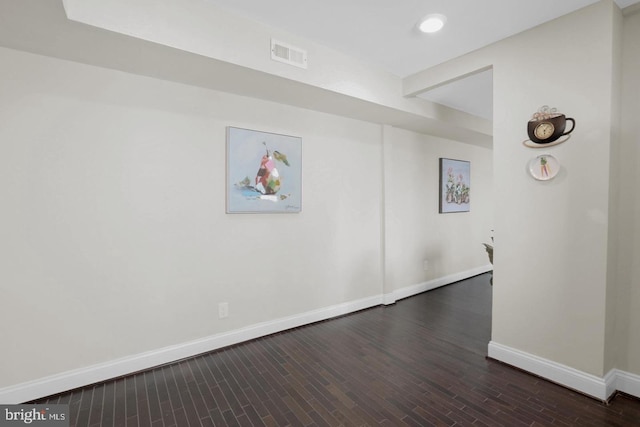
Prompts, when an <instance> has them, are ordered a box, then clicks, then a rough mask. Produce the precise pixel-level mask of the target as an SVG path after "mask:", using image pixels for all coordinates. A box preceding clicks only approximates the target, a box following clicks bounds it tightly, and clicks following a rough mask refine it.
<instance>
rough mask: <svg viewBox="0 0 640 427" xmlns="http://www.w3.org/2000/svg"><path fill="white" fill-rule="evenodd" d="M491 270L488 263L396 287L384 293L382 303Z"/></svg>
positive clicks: (388, 303) (391, 302)
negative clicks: (399, 287) (426, 280)
mask: <svg viewBox="0 0 640 427" xmlns="http://www.w3.org/2000/svg"><path fill="white" fill-rule="evenodd" d="M491 270H493V266H492V265H491V264H488V265H485V266H482V267H477V268H473V269H471V270H467V271H462V272H460V273H456V274H450V275H449V276H444V277H439V278H437V279H433V280H429V281H428V282H423V283H419V284H417V285H412V286H407V287H405V288H401V289H396V290H395V291H393V292H389V293H387V294H384V298H383V301H384V302H383V303H384V304H385V305H390V304H393V303H395V302H396V301H398V300H401V299H403V298H408V297H411V296H414V295H418V294H421V293H422V292H426V291H430V290H432V289H436V288H439V287H441V286H445V285H450V284H451V283H455V282H459V281H460V280H464V279H468V278H469V277H473V276H477V275H478V274H483V273H486V272H489V271H491Z"/></svg>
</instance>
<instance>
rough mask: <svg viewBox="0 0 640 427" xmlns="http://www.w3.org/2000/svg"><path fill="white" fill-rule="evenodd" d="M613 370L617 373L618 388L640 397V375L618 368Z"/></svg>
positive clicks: (616, 383) (616, 385) (616, 384)
mask: <svg viewBox="0 0 640 427" xmlns="http://www.w3.org/2000/svg"><path fill="white" fill-rule="evenodd" d="M613 371H614V373H615V379H616V382H615V387H616V389H617V390H618V391H621V392H623V393H627V394H629V395H631V396H634V397H637V398H638V399H640V375H636V374H632V373H630V372H624V371H620V370H618V369H614V370H613Z"/></svg>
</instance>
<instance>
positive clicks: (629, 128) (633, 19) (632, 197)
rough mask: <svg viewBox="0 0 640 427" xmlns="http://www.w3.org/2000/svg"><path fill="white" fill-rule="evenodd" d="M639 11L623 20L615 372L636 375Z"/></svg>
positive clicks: (639, 364) (639, 362)
mask: <svg viewBox="0 0 640 427" xmlns="http://www.w3.org/2000/svg"><path fill="white" fill-rule="evenodd" d="M638 40H640V9H636V12H635V13H633V14H631V15H628V16H625V18H624V34H623V70H622V72H623V74H622V75H623V82H622V84H623V87H622V134H621V142H622V143H621V150H620V152H621V153H620V154H621V155H620V174H621V179H620V184H621V186H620V196H619V203H620V204H619V212H620V215H619V227H620V229H621V230H623V231H622V232H621V233H620V240H619V246H618V254H619V263H618V280H619V294H618V300H617V306H616V310H617V312H618V313H620V317H621V320H620V321H619V322H618V323H617V325H616V327H617V331H616V332H617V334H618V335H617V336H616V338H617V345H618V347H619V348H620V351H619V366H618V367H619V368H620V369H623V370H625V371H628V372H632V373H635V374H637V375H640V263H639V262H638V259H640V196H639V194H638V188H640V173H639V172H638V171H639V170H640V149H639V148H638V147H639V145H640V123H639V122H638V115H639V114H640V75H639V73H638V70H640V45H639V44H638Z"/></svg>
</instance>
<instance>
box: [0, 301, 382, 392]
mask: <svg viewBox="0 0 640 427" xmlns="http://www.w3.org/2000/svg"><path fill="white" fill-rule="evenodd" d="M381 304H382V297H381V296H373V297H369V298H363V299H360V300H356V301H350V302H346V303H343V304H337V305H333V306H330V307H325V308H321V309H318V310H312V311H309V312H306V313H301V314H298V315H294V316H289V317H284V318H281V319H277V320H274V321H270V322H264V323H258V324H256V325H252V326H248V327H246V328H242V329H238V330H235V331H230V332H226V333H222V334H217V335H212V336H209V337H205V338H202V339H199V340H194V341H189V342H186V343H182V344H177V345H173V346H169V347H164V348H161V349H158V350H153V351H148V352H145V353H140V354H135V355H133V356H128V357H123V358H121V359H116V360H112V361H109V362H105V363H100V364H97V365H93V366H88V367H86V368H81V369H76V370H73V371H68V372H63V373H61V374H57V375H52V376H49V377H45V378H41V379H38V380H35V381H29V382H25V383H21V384H16V385H13V386H9V387H5V388H2V389H0V403H2V404H18V403H22V402H28V401H31V400H35V399H38V398H41V397H45V396H50V395H52V394H57V393H62V392H64V391H67V390H71V389H74V388H78V387H84V386H86V385H89V384H93V383H97V382H101V381H106V380H109V379H112V378H117V377H120V376H123V375H128V374H131V373H134V372H138V371H141V370H145V369H149V368H153V367H155V366H159V365H162V364H165V363H170V362H175V361H177V360H180V359H184V358H186V357H192V356H196V355H198V354H202V353H206V352H209V351H213V350H217V349H219V348H222V347H227V346H229V345H233V344H238V343H241V342H244V341H249V340H252V339H255V338H259V337H263V336H266V335H270V334H274V333H277V332H281V331H285V330H287V329H291V328H296V327H298V326H303V325H307V324H310V323H314V322H319V321H321V320H326V319H330V318H333V317H337V316H342V315H344V314H348V313H353V312H356V311H359V310H364V309H366V308H370V307H375V306H378V305H381Z"/></svg>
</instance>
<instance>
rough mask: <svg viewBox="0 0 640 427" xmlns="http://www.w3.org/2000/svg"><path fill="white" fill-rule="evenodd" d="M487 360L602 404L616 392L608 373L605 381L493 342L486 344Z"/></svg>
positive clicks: (613, 380) (613, 378)
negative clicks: (552, 383)
mask: <svg viewBox="0 0 640 427" xmlns="http://www.w3.org/2000/svg"><path fill="white" fill-rule="evenodd" d="M489 357H490V358H492V359H496V360H499V361H501V362H504V363H506V364H508V365H512V366H515V367H517V368H520V369H523V370H525V371H527V372H531V373H533V374H536V375H539V376H541V377H543V378H546V379H547V380H549V381H552V382H554V383H557V384H560V385H563V386H565V387H568V388H570V389H573V390H576V391H579V392H581V393H584V394H586V395H589V396H591V397H595V398H596V399H599V400H601V401H603V402H604V401H607V400H608V399H609V397H611V395H612V394H613V393H614V392H615V384H616V383H617V381H616V379H617V376H616V375H614V374H611V373H609V374H607V376H606V377H605V378H600V377H597V376H595V375H592V374H588V373H586V372H582V371H579V370H577V369H574V368H571V367H569V366H566V365H563V364H561V363H557V362H554V361H552V360H549V359H545V358H543V357H539V356H535V355H533V354H529V353H526V352H524V351H520V350H516V349H515V348H511V347H507V346H506V345H502V344H498V343H497V342H495V341H491V342H490V343H489Z"/></svg>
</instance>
